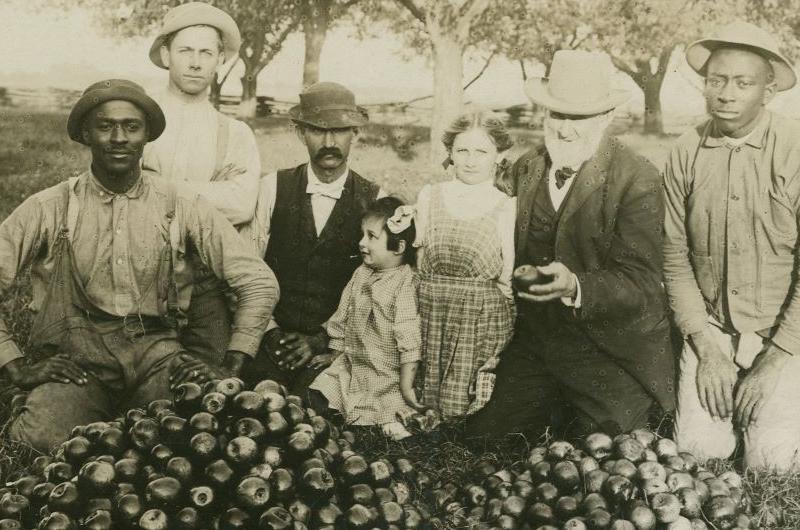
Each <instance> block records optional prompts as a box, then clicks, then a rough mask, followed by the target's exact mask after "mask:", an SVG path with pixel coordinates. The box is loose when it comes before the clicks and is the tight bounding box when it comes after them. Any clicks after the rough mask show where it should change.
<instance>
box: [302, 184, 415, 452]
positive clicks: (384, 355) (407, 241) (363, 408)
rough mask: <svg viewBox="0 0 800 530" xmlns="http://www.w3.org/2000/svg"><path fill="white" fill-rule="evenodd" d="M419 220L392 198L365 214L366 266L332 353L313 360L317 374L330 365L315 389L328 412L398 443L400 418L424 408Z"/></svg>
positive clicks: (338, 322) (350, 289) (351, 288)
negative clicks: (416, 271)
mask: <svg viewBox="0 0 800 530" xmlns="http://www.w3.org/2000/svg"><path fill="white" fill-rule="evenodd" d="M413 215H414V214H413V209H412V208H411V207H409V206H404V205H403V203H402V202H401V201H400V200H399V199H396V198H394V197H384V198H382V199H379V200H377V201H375V203H374V204H373V205H372V206H370V207H369V208H368V209H367V211H366V212H365V214H364V217H363V219H362V221H361V232H362V237H361V241H359V249H360V251H361V257H362V260H363V265H361V266H360V267H359V268H358V269H356V271H355V273H353V277H352V278H351V279H350V282H349V283H348V284H347V286H346V287H345V290H344V292H343V293H342V298H341V300H340V302H339V308H338V309H337V310H336V313H334V314H333V316H332V317H331V318H330V319H329V320H328V322H327V323H326V324H325V328H326V330H327V332H328V335H329V337H330V342H329V343H328V348H329V349H330V350H331V353H330V354H328V355H318V356H316V357H314V358H313V359H312V360H311V361H310V365H311V366H313V367H318V368H319V367H323V366H325V365H326V364H330V366H329V367H328V368H327V369H325V370H324V371H323V372H322V373H321V374H320V375H319V376H318V377H317V378H316V379H315V380H314V382H313V383H312V384H311V387H310V388H311V390H316V391H318V392H319V393H321V394H322V396H323V397H324V398H325V399H326V400H327V406H328V407H329V408H331V409H334V410H336V411H338V412H339V413H340V414H341V415H342V416H343V418H344V420H345V421H346V422H347V423H350V424H354V425H381V426H382V428H383V432H384V433H385V434H386V435H387V436H389V437H390V438H393V439H395V440H400V439H402V438H405V437H407V436H409V435H410V433H409V432H408V431H407V430H406V429H405V428H404V427H403V425H402V424H401V423H400V422H399V421H398V417H407V416H408V415H410V414H412V413H414V412H415V410H416V409H420V408H421V405H420V403H419V402H418V401H417V398H416V395H415V394H414V389H413V385H414V378H415V376H416V373H417V367H418V365H419V360H420V345H421V339H420V322H419V315H418V313H417V301H416V289H415V285H414V282H413V272H412V269H411V265H413V264H414V255H415V249H414V247H413V245H412V243H413V241H414V237H415V233H416V232H415V228H414V221H413ZM317 397H318V396H317ZM398 414H399V415H400V416H398Z"/></svg>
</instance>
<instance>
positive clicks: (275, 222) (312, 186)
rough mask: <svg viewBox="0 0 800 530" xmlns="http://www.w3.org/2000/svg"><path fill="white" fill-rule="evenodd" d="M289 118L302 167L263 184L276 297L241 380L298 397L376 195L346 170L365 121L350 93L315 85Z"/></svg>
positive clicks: (354, 262) (356, 257)
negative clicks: (302, 153)
mask: <svg viewBox="0 0 800 530" xmlns="http://www.w3.org/2000/svg"><path fill="white" fill-rule="evenodd" d="M289 113H290V116H291V118H292V121H293V122H294V124H295V129H296V132H297V136H298V138H299V139H300V141H301V142H303V144H304V145H305V146H306V149H307V150H308V156H309V161H308V162H306V163H303V164H301V165H299V166H297V167H295V168H292V169H282V170H279V171H277V172H276V173H273V174H271V175H268V176H267V177H265V179H264V181H262V194H263V195H264V196H265V197H267V198H271V202H270V204H269V207H268V212H269V213H268V219H269V221H268V222H265V223H264V224H266V225H267V226H269V227H270V228H269V241H268V244H267V252H266V258H265V259H266V262H267V264H268V265H269V266H270V267H271V268H272V269H273V270H274V271H275V275H276V276H277V277H278V282H279V283H280V288H281V298H280V301H279V302H278V306H277V307H276V309H275V313H274V315H273V321H272V322H271V323H270V328H269V329H268V331H267V333H266V335H265V337H264V340H263V342H262V345H261V350H260V352H259V355H258V357H257V359H256V363H255V365H254V366H253V367H252V369H251V370H248V377H249V378H252V379H253V380H258V379H259V378H262V377H270V378H273V379H277V380H279V381H281V382H282V383H284V384H287V385H290V386H291V387H292V390H293V391H294V392H295V393H296V394H297V395H301V396H303V397H305V392H306V388H307V386H308V385H309V384H310V383H311V381H312V380H313V378H314V376H315V375H316V373H317V372H318V371H319V369H318V368H311V367H309V366H308V364H309V361H310V360H311V359H312V357H313V356H315V355H318V354H321V353H325V351H326V349H327V343H328V338H327V335H326V333H325V330H324V329H323V328H322V324H323V323H325V321H327V320H328V318H330V316H331V315H332V314H333V312H334V311H335V310H336V308H337V306H338V303H339V298H340V296H341V294H342V291H343V290H344V287H345V285H346V284H347V282H348V281H349V280H350V277H351V276H352V274H353V272H354V271H355V269H356V267H358V265H359V264H360V263H361V256H360V254H359V249H358V240H359V239H360V237H361V231H360V230H361V229H360V227H361V224H360V223H361V215H362V214H363V212H364V209H365V207H366V206H367V205H368V204H369V203H370V202H372V201H374V200H375V199H376V198H377V197H379V196H380V193H379V192H380V190H379V188H378V185H377V184H374V183H372V182H370V181H368V180H367V179H365V178H363V177H361V176H360V175H359V174H358V173H356V172H355V171H353V170H352V169H350V167H349V165H348V157H349V155H350V148H351V144H352V142H353V140H354V139H355V138H356V135H357V134H358V127H359V126H361V125H364V124H366V123H367V112H366V110H365V109H364V108H362V107H359V106H357V105H356V103H355V96H354V95H353V93H352V92H351V91H350V90H348V89H347V88H346V87H344V86H342V85H340V84H337V83H330V82H320V83H316V84H314V85H311V86H310V87H308V88H307V89H305V90H304V91H303V92H302V93H301V94H300V104H299V105H297V106H295V107H293V108H292V109H291V110H290V111H289Z"/></svg>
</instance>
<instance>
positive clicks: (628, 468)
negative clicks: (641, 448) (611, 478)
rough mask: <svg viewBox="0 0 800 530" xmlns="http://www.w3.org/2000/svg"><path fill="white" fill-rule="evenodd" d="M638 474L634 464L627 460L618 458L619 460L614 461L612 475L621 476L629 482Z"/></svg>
mask: <svg viewBox="0 0 800 530" xmlns="http://www.w3.org/2000/svg"><path fill="white" fill-rule="evenodd" d="M637 443H638V442H637ZM638 473H639V470H638V469H637V468H636V464H634V463H633V462H631V461H630V460H628V459H627V458H620V459H619V460H615V461H614V468H613V470H612V471H611V474H612V475H621V476H623V477H625V478H627V479H629V480H633V479H635V478H636V476H637V475H638Z"/></svg>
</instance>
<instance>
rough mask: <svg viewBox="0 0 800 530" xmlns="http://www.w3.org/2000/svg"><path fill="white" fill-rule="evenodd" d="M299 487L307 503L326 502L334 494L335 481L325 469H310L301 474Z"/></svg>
mask: <svg viewBox="0 0 800 530" xmlns="http://www.w3.org/2000/svg"><path fill="white" fill-rule="evenodd" d="M300 485H301V490H302V493H303V495H304V496H305V498H306V499H308V500H309V501H312V502H316V500H317V499H320V500H326V501H327V500H328V499H330V498H331V496H332V495H333V493H334V490H335V488H336V481H335V480H334V478H333V475H331V473H330V472H329V471H328V470H327V469H324V468H322V467H312V468H311V469H309V470H307V471H306V472H305V473H304V474H303V478H302V480H301V481H300Z"/></svg>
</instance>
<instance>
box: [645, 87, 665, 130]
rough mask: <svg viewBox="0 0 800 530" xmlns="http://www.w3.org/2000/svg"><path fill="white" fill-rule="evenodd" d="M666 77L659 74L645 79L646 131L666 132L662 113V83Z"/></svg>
mask: <svg viewBox="0 0 800 530" xmlns="http://www.w3.org/2000/svg"><path fill="white" fill-rule="evenodd" d="M663 81H664V77H663V76H660V75H658V74H656V75H654V76H648V77H647V79H646V80H645V81H644V83H643V85H644V86H642V90H643V91H644V133H645V134H664V120H663V115H662V113H661V84H662V82H663Z"/></svg>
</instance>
